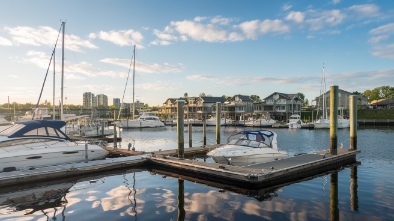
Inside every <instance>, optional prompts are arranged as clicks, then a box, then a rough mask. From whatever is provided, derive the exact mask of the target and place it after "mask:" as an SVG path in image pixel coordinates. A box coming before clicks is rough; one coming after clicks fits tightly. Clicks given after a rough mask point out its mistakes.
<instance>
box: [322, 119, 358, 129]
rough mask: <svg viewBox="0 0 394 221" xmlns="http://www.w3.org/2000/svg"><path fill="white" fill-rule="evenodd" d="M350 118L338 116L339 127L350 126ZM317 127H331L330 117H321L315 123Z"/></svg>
mask: <svg viewBox="0 0 394 221" xmlns="http://www.w3.org/2000/svg"><path fill="white" fill-rule="evenodd" d="M349 127H350V120H349V119H344V118H341V117H338V121H337V128H349ZM314 128H315V129H329V128H330V119H327V118H320V119H319V120H317V121H316V122H315V123H314Z"/></svg>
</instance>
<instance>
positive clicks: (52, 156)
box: [0, 120, 108, 172]
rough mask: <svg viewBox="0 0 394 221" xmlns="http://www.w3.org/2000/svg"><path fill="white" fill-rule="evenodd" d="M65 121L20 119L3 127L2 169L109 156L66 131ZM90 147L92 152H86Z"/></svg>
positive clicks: (82, 160) (32, 166) (34, 166)
mask: <svg viewBox="0 0 394 221" xmlns="http://www.w3.org/2000/svg"><path fill="white" fill-rule="evenodd" d="M65 125H66V122H65V121H60V120H32V121H26V122H16V123H15V124H14V125H12V126H10V127H8V128H6V129H4V130H2V131H0V172H1V171H3V172H8V171H14V170H25V169H32V168H36V167H42V166H51V165H61V164H67V163H73V162H84V161H85V158H86V157H87V158H86V159H87V160H96V159H102V158H105V157H106V156H107V154H108V151H107V150H105V149H104V148H102V147H101V146H99V145H96V144H88V145H87V146H86V145H85V144H78V143H76V142H74V141H72V140H71V139H70V138H69V137H68V136H67V135H66V134H65V133H64V132H63V131H62V128H64V126H65ZM86 148H87V150H88V152H86Z"/></svg>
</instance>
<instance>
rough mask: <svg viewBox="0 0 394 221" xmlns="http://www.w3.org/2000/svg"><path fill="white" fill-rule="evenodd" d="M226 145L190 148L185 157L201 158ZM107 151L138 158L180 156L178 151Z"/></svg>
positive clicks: (108, 148)
mask: <svg viewBox="0 0 394 221" xmlns="http://www.w3.org/2000/svg"><path fill="white" fill-rule="evenodd" d="M223 145H224V144H214V145H206V146H199V147H189V148H185V149H184V156H185V157H193V156H201V155H205V154H206V153H208V152H209V151H211V150H213V149H216V148H218V147H221V146H223ZM105 149H106V150H107V151H109V152H110V153H112V154H123V155H126V156H136V155H142V154H152V155H163V156H173V157H177V156H178V150H177V149H172V150H160V151H152V152H145V151H133V150H126V149H119V148H113V147H105Z"/></svg>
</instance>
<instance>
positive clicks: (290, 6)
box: [282, 3, 293, 11]
mask: <svg viewBox="0 0 394 221" xmlns="http://www.w3.org/2000/svg"><path fill="white" fill-rule="evenodd" d="M292 7H293V6H292V5H290V4H288V3H286V4H284V5H283V6H282V11H288V10H290V9H291V8H292Z"/></svg>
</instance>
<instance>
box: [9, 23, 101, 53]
mask: <svg viewBox="0 0 394 221" xmlns="http://www.w3.org/2000/svg"><path fill="white" fill-rule="evenodd" d="M5 30H6V31H7V32H8V33H9V34H10V35H11V39H12V42H13V43H14V44H15V45H21V44H25V45H33V46H42V45H46V46H51V47H52V46H53V45H54V44H55V43H56V39H57V37H58V35H59V31H58V30H55V29H53V28H51V27H48V26H40V27H38V28H32V27H26V26H18V27H13V28H12V27H6V28H5ZM58 46H61V36H59V40H58ZM65 48H66V49H68V50H72V51H78V52H81V51H82V48H97V46H96V45H94V44H93V43H91V42H90V41H88V40H82V39H81V38H80V37H78V36H75V35H68V34H66V35H65Z"/></svg>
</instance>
